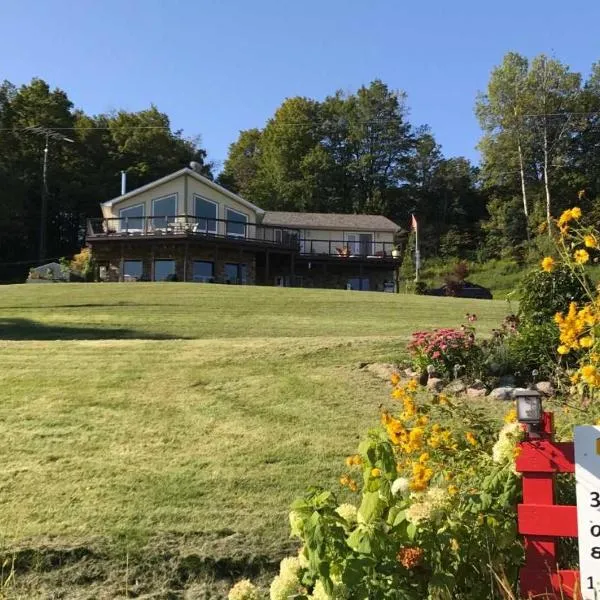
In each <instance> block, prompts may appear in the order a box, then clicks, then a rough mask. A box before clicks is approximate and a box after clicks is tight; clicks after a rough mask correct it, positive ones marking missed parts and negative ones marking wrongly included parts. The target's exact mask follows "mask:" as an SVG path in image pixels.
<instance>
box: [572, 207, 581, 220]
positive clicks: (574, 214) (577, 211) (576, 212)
mask: <svg viewBox="0 0 600 600" xmlns="http://www.w3.org/2000/svg"><path fill="white" fill-rule="evenodd" d="M571 217H573V219H581V209H580V208H579V206H574V207H573V208H572V209H571Z"/></svg>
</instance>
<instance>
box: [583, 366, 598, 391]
mask: <svg viewBox="0 0 600 600" xmlns="http://www.w3.org/2000/svg"><path fill="white" fill-rule="evenodd" d="M579 372H580V374H581V378H582V379H583V381H585V383H587V384H588V385H593V386H596V387H597V386H600V376H599V375H598V371H597V369H596V367H595V366H594V365H584V366H583V367H581V369H579Z"/></svg>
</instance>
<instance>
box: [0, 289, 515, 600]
mask: <svg viewBox="0 0 600 600" xmlns="http://www.w3.org/2000/svg"><path fill="white" fill-rule="evenodd" d="M0 292H1V295H0V364H1V365H2V368H1V370H0V456H2V463H1V466H0V470H1V473H2V476H1V477H0V532H1V536H2V537H1V539H0V543H2V545H3V548H4V550H3V553H4V556H5V557H6V558H7V563H6V565H5V568H4V572H3V573H2V575H1V577H0V598H1V597H2V594H3V593H4V594H5V596H6V597H7V598H8V597H11V598H12V597H15V598H16V597H27V598H36V597H39V598H45V597H50V596H45V595H44V593H46V592H47V593H50V592H49V590H52V593H54V592H55V590H62V593H63V594H64V595H63V596H62V597H66V598H92V597H93V598H103V597H106V598H115V597H126V594H130V593H131V594H133V593H136V594H137V595H138V596H141V595H143V594H154V595H153V596H152V597H153V598H163V597H164V598H172V597H173V598H179V597H181V598H184V597H186V598H195V597H204V596H201V595H200V594H203V593H208V592H206V590H209V591H210V593H216V594H218V593H219V590H221V591H222V590H224V589H225V587H226V585H227V583H228V579H227V578H228V577H230V576H232V575H235V574H236V573H241V572H244V573H248V572H250V573H252V574H253V575H256V574H257V573H260V572H261V570H266V571H268V570H269V568H270V565H272V564H274V563H275V562H276V561H277V560H278V559H279V558H280V557H281V556H282V555H283V554H284V553H285V551H286V550H287V549H288V548H289V541H288V538H287V520H286V514H287V507H288V505H289V503H290V502H291V500H292V499H293V498H294V497H295V496H297V495H298V494H300V493H301V492H302V491H303V490H304V489H305V488H306V487H307V486H308V485H309V484H319V483H322V484H324V485H325V484H326V485H331V483H332V482H334V481H335V480H336V479H337V477H338V474H339V472H340V469H341V465H342V461H343V458H344V457H345V456H346V455H347V454H349V453H351V452H352V451H353V450H354V448H355V445H356V442H357V439H358V438H359V437H360V436H361V435H362V434H363V433H364V432H365V431H366V430H367V429H368V428H369V427H371V426H373V425H374V424H375V423H376V421H377V413H378V406H379V405H380V404H381V402H383V401H385V400H386V399H387V394H388V392H389V390H388V388H387V386H386V383H385V382H384V381H382V380H380V379H377V378H375V377H374V376H373V375H371V374H370V373H369V372H368V371H367V370H365V369H359V368H358V366H357V364H358V363H359V362H386V361H391V360H397V359H398V358H400V357H401V355H402V352H403V347H404V343H405V342H406V340H407V339H408V336H409V335H410V333H411V332H412V331H414V330H416V329H419V328H433V327H442V326H456V325H458V324H459V323H461V322H462V320H463V317H464V314H465V313H467V312H470V313H473V312H475V313H477V314H478V316H479V321H478V329H479V331H481V332H483V333H486V332H489V331H490V330H491V329H492V328H493V327H495V326H496V325H497V324H498V322H499V321H500V320H501V318H502V317H503V316H504V315H505V313H506V312H507V305H506V303H505V302H497V301H473V300H458V299H452V298H431V297H419V296H405V295H393V294H382V293H366V292H362V293H361V292H347V291H328V290H306V289H279V288H260V287H234V286H219V285H195V284H182V283H174V284H173V283H171V284H169V283H165V284H160V283H158V284H156V283H145V284H144V283H138V284H54V285H18V286H5V287H2V288H0ZM1 562H2V561H1V560H0V563H1ZM7 565H8V566H7ZM57 565H61V568H60V569H56V566H57ZM13 567H14V568H13ZM184 589H185V590H187V591H186V592H185V594H188V595H187V596H185V595H183V594H184V592H183V590H184ZM190 590H192V591H190ZM193 590H196V592H194V591H193ZM203 590H204V591H203ZM38 591H39V594H40V595H36V594H37V593H38ZM179 593H181V594H182V595H177V594H179ZM193 593H197V594H198V595H197V596H194V595H193ZM20 594H22V595H20ZM161 594H164V595H161ZM169 594H171V595H169ZM190 594H192V595H190ZM145 597H150V596H145Z"/></svg>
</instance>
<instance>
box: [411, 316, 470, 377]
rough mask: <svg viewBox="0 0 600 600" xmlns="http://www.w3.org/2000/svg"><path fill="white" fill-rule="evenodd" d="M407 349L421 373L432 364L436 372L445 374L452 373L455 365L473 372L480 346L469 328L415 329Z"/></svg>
mask: <svg viewBox="0 0 600 600" xmlns="http://www.w3.org/2000/svg"><path fill="white" fill-rule="evenodd" d="M408 351H409V352H410V354H411V355H412V358H413V367H414V368H415V369H416V370H417V371H419V372H421V373H422V372H424V371H425V370H426V369H427V367H428V366H430V365H431V366H433V368H434V369H435V372H436V373H438V374H439V375H442V376H447V377H449V376H452V375H453V373H454V368H455V366H456V365H461V366H464V368H465V369H466V371H467V373H474V372H476V371H477V370H478V368H479V366H480V362H481V348H479V346H477V344H476V343H475V332H474V330H473V328H472V327H464V326H463V328H462V329H435V330H434V331H417V332H415V333H413V334H412V339H411V341H410V343H409V344H408Z"/></svg>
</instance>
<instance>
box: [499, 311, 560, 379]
mask: <svg viewBox="0 0 600 600" xmlns="http://www.w3.org/2000/svg"><path fill="white" fill-rule="evenodd" d="M506 346H507V349H508V353H509V356H510V357H511V359H512V361H513V368H514V373H515V375H516V376H517V378H518V379H520V380H521V381H522V382H524V383H527V382H530V381H531V380H532V378H533V377H532V373H533V371H534V370H536V371H538V373H539V376H540V377H543V378H548V377H552V376H553V375H554V374H555V372H556V368H557V361H558V354H557V352H556V347H557V346H558V328H557V327H556V325H555V324H554V323H552V322H549V323H548V322H546V323H540V324H537V323H527V322H526V323H523V324H522V325H521V326H520V327H519V328H518V330H517V331H516V332H515V334H514V335H511V336H510V337H508V338H507V342H506Z"/></svg>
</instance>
